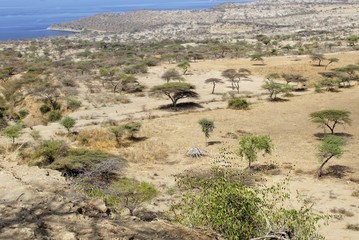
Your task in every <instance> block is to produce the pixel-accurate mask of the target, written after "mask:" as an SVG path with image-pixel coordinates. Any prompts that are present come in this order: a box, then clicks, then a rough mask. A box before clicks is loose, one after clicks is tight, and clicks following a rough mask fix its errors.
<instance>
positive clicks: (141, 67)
mask: <svg viewBox="0 0 359 240" xmlns="http://www.w3.org/2000/svg"><path fill="white" fill-rule="evenodd" d="M123 72H124V73H126V74H139V73H147V72H148V67H147V65H146V64H144V63H139V64H135V65H131V66H127V67H125V68H124V69H123Z"/></svg>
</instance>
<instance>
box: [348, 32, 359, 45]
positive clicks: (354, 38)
mask: <svg viewBox="0 0 359 240" xmlns="http://www.w3.org/2000/svg"><path fill="white" fill-rule="evenodd" d="M358 40H359V36H357V35H351V36H349V37H348V38H347V41H348V43H349V45H350V46H354V45H355V44H356V43H357V42H358Z"/></svg>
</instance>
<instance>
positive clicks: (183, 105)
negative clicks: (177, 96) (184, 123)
mask: <svg viewBox="0 0 359 240" xmlns="http://www.w3.org/2000/svg"><path fill="white" fill-rule="evenodd" d="M197 108H203V106H202V105H201V104H199V103H195V102H185V103H178V104H177V105H176V107H173V106H172V104H167V105H162V106H160V107H159V108H158V109H160V110H166V111H170V112H177V111H183V110H193V109H197Z"/></svg>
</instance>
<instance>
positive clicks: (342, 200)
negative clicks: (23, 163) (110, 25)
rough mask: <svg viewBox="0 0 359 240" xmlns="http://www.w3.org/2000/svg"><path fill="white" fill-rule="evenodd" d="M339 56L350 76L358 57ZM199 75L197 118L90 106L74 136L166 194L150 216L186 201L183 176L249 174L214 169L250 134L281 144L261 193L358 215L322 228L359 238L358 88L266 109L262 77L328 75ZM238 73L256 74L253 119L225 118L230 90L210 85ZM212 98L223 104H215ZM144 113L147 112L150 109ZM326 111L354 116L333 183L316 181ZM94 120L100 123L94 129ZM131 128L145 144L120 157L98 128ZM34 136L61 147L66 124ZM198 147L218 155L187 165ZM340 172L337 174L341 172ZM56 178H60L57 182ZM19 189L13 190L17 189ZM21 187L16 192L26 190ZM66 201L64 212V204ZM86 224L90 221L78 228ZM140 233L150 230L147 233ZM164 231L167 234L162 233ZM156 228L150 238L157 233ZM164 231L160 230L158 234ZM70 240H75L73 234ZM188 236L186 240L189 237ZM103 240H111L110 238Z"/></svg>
mask: <svg viewBox="0 0 359 240" xmlns="http://www.w3.org/2000/svg"><path fill="white" fill-rule="evenodd" d="M333 56H335V57H338V58H339V59H340V61H339V62H338V63H335V66H334V65H333V66H332V67H341V66H345V65H347V64H349V63H352V62H356V61H358V60H359V57H358V54H357V53H356V52H353V53H340V54H334V55H333ZM191 65H192V66H191V69H190V74H191V75H188V76H185V77H186V79H187V81H188V82H189V83H192V84H195V85H196V86H197V88H198V92H199V93H200V95H201V99H200V100H199V102H201V101H203V102H205V103H202V105H203V106H204V108H202V109H199V111H190V112H187V111H184V112H167V111H164V110H158V109H156V107H158V106H159V105H161V104H166V103H168V99H153V98H148V97H135V96H131V97H130V98H131V102H130V103H127V104H120V105H118V104H115V105H113V106H110V107H101V106H98V107H96V108H93V107H89V106H88V107H87V108H88V109H87V110H81V109H80V110H78V111H76V112H74V113H72V114H71V115H70V116H73V117H75V118H77V119H78V122H77V125H76V129H77V130H78V131H80V132H85V131H88V134H89V135H90V136H91V138H92V139H93V143H91V142H90V147H93V148H97V149H101V150H105V151H110V152H113V153H116V154H120V155H121V156H123V157H124V158H126V159H127V160H128V166H127V167H126V170H125V175H126V176H128V177H134V178H136V179H138V180H141V181H146V182H150V183H153V184H154V185H155V186H156V188H157V189H158V190H159V195H158V196H157V197H156V198H155V199H154V200H152V201H151V203H150V204H149V205H147V208H148V209H151V210H154V211H163V210H166V209H167V208H168V206H169V204H170V202H171V199H172V198H173V196H176V195H177V194H178V192H177V191H178V190H176V189H177V188H176V186H175V181H174V177H173V175H175V174H179V173H182V172H183V171H185V170H190V169H192V170H193V169H202V170H203V169H209V168H211V167H213V166H218V165H219V166H228V165H230V166H231V167H232V168H239V169H244V168H245V167H246V165H247V163H246V162H245V161H242V160H240V159H239V158H238V157H235V159H232V160H224V161H222V162H221V161H220V162H215V161H214V159H217V158H218V155H221V154H222V153H223V152H224V151H234V150H235V149H236V148H237V146H238V140H237V137H240V136H242V135H243V134H248V133H250V134H268V135H270V136H271V137H272V139H273V143H274V145H275V151H274V153H273V154H272V155H269V156H266V157H260V159H259V162H258V166H269V165H270V164H275V169H272V170H268V171H264V173H263V177H262V178H264V179H266V180H265V182H263V184H265V185H268V186H270V185H272V184H274V183H275V182H279V181H282V180H283V179H284V178H286V177H287V176H289V179H290V180H289V186H290V187H289V189H290V191H291V192H292V197H293V201H292V202H291V203H290V205H291V206H296V205H297V203H296V201H295V200H294V197H295V196H296V195H297V194H298V195H300V196H301V198H302V199H304V200H305V201H307V202H311V203H313V204H314V205H313V208H314V210H315V212H318V213H322V214H331V211H334V210H333V209H345V211H347V212H349V213H350V214H353V216H351V215H349V217H348V216H345V215H341V214H336V216H337V217H334V218H332V219H330V220H329V225H328V226H323V227H322V228H320V232H321V233H323V235H324V236H326V237H327V239H356V237H357V235H358V234H357V232H356V231H351V230H347V229H346V226H347V224H356V223H357V221H356V216H358V215H359V211H358V206H357V202H358V199H357V197H354V196H352V194H353V192H355V191H356V190H357V189H358V181H359V179H358V172H359V167H358V162H357V156H358V155H359V152H358V148H357V146H358V139H357V136H358V134H359V127H358V124H357V123H356V120H357V119H359V111H358V108H357V103H358V102H359V92H358V87H357V86H354V87H352V88H350V89H341V90H340V91H339V92H336V93H314V92H312V90H310V91H308V92H305V94H304V95H303V94H300V95H303V96H294V97H291V98H289V101H287V102H268V101H267V95H263V94H264V92H263V90H261V89H260V86H261V84H262V83H263V82H264V79H265V78H264V76H265V75H267V74H268V73H270V72H273V71H275V72H279V73H281V72H288V71H289V72H298V73H304V75H305V76H306V77H308V78H309V79H310V80H311V81H313V80H314V79H316V78H318V76H319V75H318V74H317V72H318V71H321V70H323V68H319V67H316V66H313V63H312V62H311V61H310V59H309V57H308V56H299V57H293V56H282V57H271V58H266V59H265V65H263V66H256V65H253V62H251V61H249V60H248V59H239V60H213V61H200V62H196V63H192V64H191ZM170 67H174V66H173V64H163V65H161V66H157V67H153V68H151V69H150V71H149V73H148V74H146V75H145V76H143V77H140V78H139V79H140V81H142V82H144V83H146V85H148V87H151V86H152V85H156V84H160V83H161V82H162V81H163V80H160V79H159V75H160V74H161V73H163V72H164V71H165V70H166V69H168V68H170ZM238 67H245V68H248V69H250V70H251V71H252V75H251V77H250V78H251V79H253V81H248V82H245V83H243V85H242V87H241V90H243V91H245V92H251V95H252V96H254V97H252V98H249V99H248V100H249V101H250V102H252V103H253V105H251V107H250V109H249V110H246V111H244V110H230V109H226V102H223V101H222V100H221V99H222V93H225V92H227V91H228V90H230V88H229V83H228V82H226V83H225V84H222V85H219V86H218V88H217V90H216V92H218V95H212V94H210V90H211V85H208V84H204V80H205V79H206V78H208V77H210V76H215V77H220V73H221V71H222V70H223V69H227V68H238ZM83 94H85V93H83ZM246 94H248V93H246ZM95 95H96V94H95ZM95 95H94V96H95ZM80 96H81V94H80ZM213 98H214V99H216V100H215V101H214V100H213ZM206 100H208V101H206ZM197 101H198V100H197ZM110 105H111V104H110ZM144 105H145V106H146V109H144ZM218 108H219V109H218ZM327 108H335V109H346V110H348V111H351V113H352V116H351V117H352V119H353V124H352V126H346V127H345V128H343V127H341V126H339V127H338V128H337V131H338V132H340V133H347V134H350V135H349V137H347V138H348V144H347V145H346V147H345V154H344V156H343V157H342V158H341V159H333V160H332V161H331V162H330V163H329V165H328V166H329V167H331V168H330V169H331V171H333V172H332V174H334V175H332V174H329V175H328V176H325V177H323V179H320V180H318V179H317V178H316V177H315V176H314V174H315V171H316V169H317V168H318V166H319V161H318V159H317V157H316V145H317V144H318V143H319V140H318V137H317V135H316V134H318V133H321V132H323V129H321V128H317V126H316V125H315V124H313V123H311V122H310V120H309V114H310V113H311V112H313V111H318V110H321V109H327ZM88 116H92V117H91V118H90V119H86V117H88ZM203 117H206V118H208V119H212V120H213V121H214V123H215V126H216V128H215V130H214V132H213V134H211V137H210V141H212V142H213V144H212V145H210V146H205V144H204V138H203V133H202V132H201V130H200V128H199V126H198V123H197V121H198V119H200V118H203ZM128 118H131V119H133V118H134V119H136V118H137V119H138V118H140V119H142V121H141V122H142V128H141V131H140V132H139V133H138V134H137V135H138V136H140V137H145V138H146V139H145V140H144V141H140V142H137V143H132V144H131V145H129V146H128V147H125V148H120V149H118V148H116V144H115V142H114V141H113V140H111V139H108V137H106V136H104V135H106V134H108V133H107V132H106V131H104V130H101V129H103V128H101V127H98V126H97V124H99V123H102V124H105V123H106V122H108V121H109V119H111V120H122V119H128ZM148 118H151V119H148ZM94 124H95V125H94ZM33 128H34V129H36V130H39V131H40V134H41V135H43V137H45V138H49V137H50V136H52V137H54V138H57V139H59V138H62V137H61V136H63V135H64V133H65V132H64V130H63V128H62V127H60V126H59V124H58V123H55V124H54V123H53V124H49V125H48V126H33ZM91 129H92V130H91ZM93 129H98V130H93ZM96 131H97V132H96ZM61 132H62V133H61ZM24 140H26V136H25V138H23V139H21V140H20V142H21V141H24ZM3 141H5V139H3ZM75 144H78V143H75ZM191 146H198V147H200V148H202V149H204V150H206V151H208V152H209V154H210V155H209V156H208V157H203V158H199V159H193V158H189V157H186V156H185V153H186V151H187V150H188V149H189V148H190V147H191ZM223 149H227V150H223ZM2 164H3V170H5V173H6V174H5V175H8V174H9V173H8V172H10V173H12V174H15V173H14V169H15V170H16V171H19V172H17V173H16V175H15V176H17V177H18V178H19V179H20V180H21V182H24V181H25V182H30V183H31V184H33V183H32V181H39V180H37V179H36V178H35V177H31V176H28V175H27V176H26V177H24V176H23V174H25V172H26V171H30V172H32V171H33V170H31V169H28V168H24V169H21V168H20V169H19V167H18V166H14V167H12V168H9V167H5V165H4V164H5V163H4V162H3V163H2ZM333 166H336V168H335V167H333ZM335 169H337V170H335ZM7 171H8V172H7ZM36 171H38V170H36ZM44 174H45V173H44V172H42V173H41V174H39V175H40V176H44ZM53 174H54V173H52V172H51V173H50V176H53ZM335 174H336V175H337V176H335ZM56 175H58V174H57V173H56ZM338 175H339V176H340V177H338ZM24 179H25V180H24ZM45 179H46V178H45V177H41V178H40V181H46V182H47V180H45ZM12 181H15V179H14V180H12ZM59 181H60V182H63V181H64V180H63V179H61V180H59ZM9 182H10V181H9V179H8V178H6V176H5V177H4V181H3V190H4V191H7V192H8V190H9V189H10V184H9ZM55 182H56V181H55ZM13 184H14V186H16V184H19V183H13ZM48 184H49V183H48ZM54 184H58V183H57V182H56V183H54ZM62 184H64V183H62ZM11 186H12V185H11ZM22 188H25V190H24V192H25V195H24V196H26V197H29V202H31V201H33V200H31V199H32V198H31V196H37V195H38V194H39V193H36V192H35V193H34V192H31V191H34V190H32V189H31V191H30V190H29V189H26V187H21V188H20V189H22ZM42 188H44V189H45V190H41V191H44V192H45V193H44V194H45V196H47V200H49V199H51V198H50V197H49V196H53V195H52V194H53V193H51V194H49V193H48V192H47V191H50V192H52V191H53V190H48V188H47V187H44V186H42V185H41V189H42ZM66 188H67V187H66V183H65V186H64V187H60V185H59V191H60V192H61V191H63V190H61V189H66ZM173 189H174V190H173ZM170 190H171V191H175V192H177V193H175V195H169V194H168V192H169V191H170ZM29 192H30V193H29ZM22 193H23V191H19V190H17V191H15V192H14V191H12V193H11V194H8V195H7V197H6V198H8V199H12V198H14V197H18V196H21V194H22ZM55 193H56V191H55ZM55 197H56V195H55ZM27 200H28V199H27V198H24V200H23V202H26V201H27ZM64 201H65V202H66V200H64ZM55 202H56V200H55ZM21 204H24V203H21ZM36 204H38V203H36ZM42 204H43V203H42ZM40 205H41V204H40ZM55 205H56V203H55ZM56 207H58V206H56ZM15 209H16V208H15ZM68 217H69V219H72V218H73V217H74V215H73V214H70V215H69V216H68ZM43 221H47V224H50V222H52V221H55V220H52V219H51V218H50V219H46V220H43ZM74 221H75V220H74ZM80 221H84V220H81V219H80ZM91 221H92V220H91ZM81 224H83V226H82V227H81V228H79V229H88V230H87V231H88V232H87V234H88V235H87V236H89V235H91V234H95V233H94V232H91V231H90V230H89V228H90V227H89V225H91V224H95V223H91V222H85V223H83V222H81ZM96 224H99V226H100V227H103V228H108V227H109V226H108V224H113V223H109V222H107V220H103V221H101V222H99V223H96ZM153 224H154V223H153ZM140 226H141V227H143V226H142V225H140ZM161 226H162V227H163V225H161ZM68 227H69V226H67V225H66V224H61V226H59V229H61V231H63V229H68ZM131 227H134V228H135V229H136V224H135V225H130V226H127V225H126V227H123V228H124V229H125V230H124V233H123V234H124V235H126V234H129V235H131V234H132V232H131V230H129V229H130V228H131ZM138 227H139V226H138ZM149 227H150V228H151V226H149ZM158 227H159V228H160V226H158ZM29 229H31V227H29ZM146 229H147V226H146ZM165 229H166V231H172V233H173V231H174V230H173V229H172V230H168V228H165ZM176 229H177V230H176V231H180V230H179V228H176ZM7 231H8V230H7ZM7 231H5V232H3V234H4V235H3V236H8V235H6V234H7ZM29 231H30V230H29ZM51 231H52V230H51ZM83 231H85V230H83ZM134 231H136V230H134ZM146 231H147V233H146V234H150V232H151V231H150V230H146ZM183 231H185V230H183ZM9 232H10V234H11V233H12V232H11V230H9ZM25 232H26V231H25ZM100 232H101V231H100ZM69 234H70V236H71V231H70V233H69ZM96 234H98V233H96ZM101 234H103V233H100V235H101ZM182 234H183V235H184V234H185V233H182ZM192 234H195V233H192ZM83 236H86V235H83ZM101 236H105V238H106V235H101ZM107 237H109V235H108V236H107ZM191 237H193V235H191ZM55 238H56V235H55ZM205 238H206V237H205ZM209 238H211V237H209ZM70 239H71V238H70Z"/></svg>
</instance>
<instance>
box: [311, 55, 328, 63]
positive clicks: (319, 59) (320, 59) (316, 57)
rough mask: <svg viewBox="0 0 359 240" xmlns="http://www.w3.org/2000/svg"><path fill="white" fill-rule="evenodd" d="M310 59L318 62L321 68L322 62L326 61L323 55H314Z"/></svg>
mask: <svg viewBox="0 0 359 240" xmlns="http://www.w3.org/2000/svg"><path fill="white" fill-rule="evenodd" d="M310 58H311V59H312V60H313V61H318V66H321V62H322V61H323V60H325V59H326V58H325V56H324V55H323V54H321V53H312V54H311V55H310Z"/></svg>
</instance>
